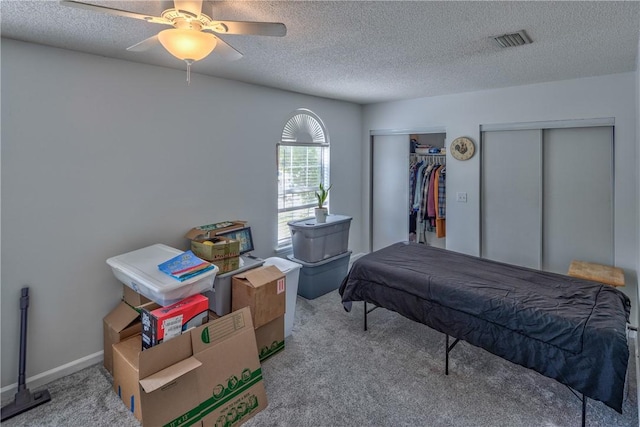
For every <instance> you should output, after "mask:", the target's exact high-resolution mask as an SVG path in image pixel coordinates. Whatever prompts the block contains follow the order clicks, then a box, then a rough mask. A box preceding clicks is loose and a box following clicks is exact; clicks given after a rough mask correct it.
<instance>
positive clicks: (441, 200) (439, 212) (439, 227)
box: [436, 166, 447, 238]
mask: <svg viewBox="0 0 640 427" xmlns="http://www.w3.org/2000/svg"><path fill="white" fill-rule="evenodd" d="M446 176H447V167H446V166H443V167H441V168H440V170H439V171H438V178H437V183H436V184H437V185H436V188H437V196H436V237H438V238H442V237H445V236H446V235H447V229H446V221H445V213H446V202H447V193H446V188H447V187H446V185H445V180H446Z"/></svg>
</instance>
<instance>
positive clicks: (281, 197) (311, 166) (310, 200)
mask: <svg viewBox="0 0 640 427" xmlns="http://www.w3.org/2000/svg"><path fill="white" fill-rule="evenodd" d="M277 162H278V247H279V248H280V247H284V246H288V245H290V244H291V233H290V231H289V226H288V225H287V223H288V222H290V221H297V220H301V219H304V218H309V217H312V216H313V214H314V212H313V209H314V208H315V207H317V199H316V195H315V193H316V190H318V187H319V185H320V183H322V184H323V185H324V186H325V188H326V187H328V186H329V138H328V136H327V132H326V129H325V127H324V124H323V123H322V120H321V119H320V118H319V117H318V116H317V115H316V114H314V113H313V112H312V111H309V110H307V109H298V110H296V111H295V112H294V113H293V114H292V115H291V117H290V118H289V120H287V123H286V124H285V125H284V129H283V130H282V137H281V138H280V142H279V143H278V148H277ZM328 204H329V202H328V201H327V202H326V203H325V206H327V207H328Z"/></svg>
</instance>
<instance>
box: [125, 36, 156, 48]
mask: <svg viewBox="0 0 640 427" xmlns="http://www.w3.org/2000/svg"><path fill="white" fill-rule="evenodd" d="M159 43H160V41H159V40H158V35H157V34H156V35H155V36H151V37H149V38H148V39H144V40H142V41H141V42H140V43H136V44H134V45H133V46H129V47H128V48H127V50H128V51H131V52H142V51H144V50H147V49H150V48H152V47H153V46H155V45H156V44H159Z"/></svg>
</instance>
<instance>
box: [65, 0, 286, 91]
mask: <svg viewBox="0 0 640 427" xmlns="http://www.w3.org/2000/svg"><path fill="white" fill-rule="evenodd" d="M173 3H174V8H173V9H167V10H165V11H164V12H162V14H161V15H160V16H150V15H143V14H140V13H136V12H129V11H126V10H121V9H114V8H110V7H106V6H97V5H93V4H88V3H82V2H78V1H74V0H60V4H62V5H64V6H69V7H74V8H77V9H86V10H91V11H95V12H101V13H107V14H109V15H116V16H125V17H128V18H134V19H140V20H143V21H147V22H151V23H154V24H162V25H168V26H171V27H173V28H170V29H166V30H163V31H160V32H159V33H158V34H156V35H155V36H152V37H149V38H148V39H145V40H143V41H141V42H139V43H136V44H134V45H133V46H130V47H128V48H127V50H129V51H134V52H138V51H144V50H147V49H149V48H150V47H152V46H154V45H156V44H157V43H160V44H161V45H162V46H163V47H164V48H165V49H166V50H167V51H168V52H169V53H170V54H172V55H173V56H175V57H176V58H178V59H181V60H183V61H185V62H186V63H187V82H188V81H189V72H190V70H191V64H193V63H194V62H195V61H199V60H201V59H203V58H206V57H207V56H208V55H209V54H210V53H211V52H212V51H213V50H214V49H216V47H217V51H216V53H218V54H220V55H222V56H223V57H224V58H226V59H229V60H234V59H239V58H241V57H242V53H240V52H239V51H238V50H236V49H235V48H234V47H232V46H231V45H229V44H228V43H227V42H225V41H224V40H222V39H221V38H220V37H218V35H220V34H241V35H259V36H275V37H283V36H285V35H286V34H287V27H286V26H285V25H284V24H282V23H279V22H247V21H217V20H213V19H212V18H210V17H209V16H208V15H205V14H204V13H202V0H174V2H173Z"/></svg>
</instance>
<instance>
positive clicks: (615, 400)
mask: <svg viewBox="0 0 640 427" xmlns="http://www.w3.org/2000/svg"><path fill="white" fill-rule="evenodd" d="M339 292H340V295H341V296H342V303H343V305H344V307H345V309H346V310H347V311H350V310H351V304H352V302H355V301H364V302H365V329H366V315H367V308H366V304H367V303H372V304H374V305H375V306H377V307H383V308H386V309H388V310H393V311H395V312H397V313H399V314H401V315H403V316H405V317H407V318H409V319H411V320H414V321H416V322H420V323H423V324H425V325H427V326H429V327H431V328H433V329H435V330H438V331H440V332H442V333H444V334H446V335H447V344H446V352H447V371H448V357H449V351H450V350H451V349H452V348H453V346H454V345H455V343H456V342H457V340H464V341H466V342H468V343H470V344H473V345H475V346H478V347H481V348H483V349H485V350H487V351H489V352H491V353H493V354H495V355H497V356H500V357H502V358H504V359H506V360H509V361H511V362H513V363H517V364H519V365H522V366H524V367H527V368H530V369H533V370H535V371H537V372H539V373H540V374H542V375H544V376H547V377H550V378H553V379H555V380H557V381H559V382H560V383H562V384H565V385H566V386H568V387H570V388H571V389H573V390H575V392H578V393H581V394H582V408H583V413H582V420H583V425H584V418H585V401H586V397H589V398H592V399H595V400H599V401H602V402H604V403H605V404H606V405H608V406H609V407H611V408H613V409H615V410H616V411H618V412H620V413H622V402H623V395H624V383H625V378H626V372H627V363H628V360H629V348H628V343H627V322H628V320H629V312H630V307H631V303H630V300H629V298H628V297H627V296H626V295H625V294H623V293H622V292H620V291H618V290H617V289H615V288H613V287H611V286H608V285H602V284H599V283H596V282H591V281H588V280H583V279H578V278H574V277H569V276H565V275H561V274H555V273H550V272H544V271H539V270H533V269H529V268H525V267H518V266H514V265H509V264H504V263H500V262H495V261H491V260H487V259H482V258H478V257H474V256H470V255H465V254H461V253H457V252H453V251H448V250H445V249H439V248H435V247H431V246H426V245H422V244H417V243H410V242H401V243H396V244H393V245H391V246H388V247H386V248H383V249H380V250H378V251H375V252H372V253H370V254H367V255H365V256H363V257H361V258H360V259H358V260H357V261H356V262H354V264H353V266H352V268H351V270H350V272H349V274H348V275H347V276H346V277H345V279H344V280H343V282H342V283H341V285H340V289H339ZM449 336H451V337H453V338H455V339H456V341H455V342H454V344H453V345H451V346H450V345H449V342H448V341H449Z"/></svg>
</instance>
